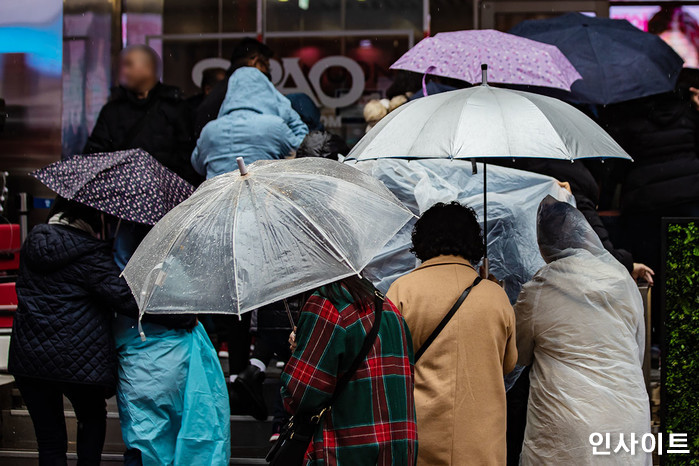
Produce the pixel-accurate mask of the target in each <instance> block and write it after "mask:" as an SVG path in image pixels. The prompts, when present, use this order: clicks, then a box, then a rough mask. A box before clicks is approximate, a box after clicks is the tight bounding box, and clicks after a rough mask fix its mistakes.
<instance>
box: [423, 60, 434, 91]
mask: <svg viewBox="0 0 699 466" xmlns="http://www.w3.org/2000/svg"><path fill="white" fill-rule="evenodd" d="M434 69H436V67H435V66H434V65H430V66H428V67H427V69H426V70H425V73H424V74H423V75H422V96H423V97H427V74H428V73H429V72H430V71H432V70H434Z"/></svg>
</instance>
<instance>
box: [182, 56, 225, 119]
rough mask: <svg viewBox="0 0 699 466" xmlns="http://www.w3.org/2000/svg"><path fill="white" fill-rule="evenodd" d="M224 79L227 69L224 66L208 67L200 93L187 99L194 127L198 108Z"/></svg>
mask: <svg viewBox="0 0 699 466" xmlns="http://www.w3.org/2000/svg"><path fill="white" fill-rule="evenodd" d="M224 79H226V70H225V69H223V68H216V67H214V68H207V69H205V70H204V71H203V72H202V74H201V83H200V85H199V93H198V94H195V95H193V96H192V97H189V98H188V99H186V100H185V102H187V105H189V112H190V117H191V118H192V128H193V127H194V120H195V118H196V113H197V109H198V108H199V106H200V105H201V103H202V102H203V101H204V99H205V98H206V96H208V95H209V94H211V91H212V90H213V88H214V86H216V84H218V83H219V82H221V81H223V80H224Z"/></svg>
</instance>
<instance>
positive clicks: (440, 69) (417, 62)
mask: <svg viewBox="0 0 699 466" xmlns="http://www.w3.org/2000/svg"><path fill="white" fill-rule="evenodd" d="M483 63H487V64H488V65H489V66H490V74H489V79H490V81H491V82H496V83H503V84H518V85H528V86H543V87H554V88H559V89H564V90H570V86H571V84H572V83H573V82H574V81H575V80H578V79H580V74H578V72H577V71H576V70H575V68H574V67H573V65H571V64H570V62H569V61H568V59H567V58H566V57H565V56H564V55H563V54H562V53H561V51H560V50H558V48H557V47H555V46H552V45H548V44H543V43H541V42H536V41H533V40H529V39H525V38H522V37H517V36H513V35H511V34H506V33H504V32H499V31H493V30H476V31H456V32H440V33H439V34H437V35H435V36H434V37H427V38H425V39H423V40H421V41H420V42H419V43H418V44H417V45H416V46H415V47H413V48H412V49H410V50H408V51H407V52H406V53H405V54H403V56H402V57H400V58H399V59H398V61H396V62H395V63H394V64H393V65H391V68H393V69H397V70H407V71H415V72H418V73H429V74H434V75H437V76H444V77H448V78H456V79H461V80H463V81H468V82H470V83H476V82H480V79H481V64H483Z"/></svg>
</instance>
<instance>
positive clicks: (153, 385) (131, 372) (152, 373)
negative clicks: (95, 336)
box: [112, 222, 231, 466]
mask: <svg viewBox="0 0 699 466" xmlns="http://www.w3.org/2000/svg"><path fill="white" fill-rule="evenodd" d="M147 233H148V229H146V228H140V226H138V225H135V224H131V223H128V222H126V223H125V224H124V225H122V228H121V229H120V230H119V234H118V235H117V238H116V240H115V243H116V245H117V251H116V254H115V259H116V261H117V264H119V266H120V267H121V268H123V265H124V264H125V263H126V262H128V260H129V258H130V257H131V255H132V254H133V252H134V250H135V249H136V247H137V246H138V244H139V243H140V241H141V240H142V239H143V237H144V236H145V235H146V234H147ZM137 325H138V322H137V321H136V319H133V318H130V317H126V316H118V317H117V318H116V321H115V322H114V324H113V326H112V329H113V332H114V340H115V343H116V348H117V354H118V361H119V381H118V386H117V403H118V405H119V421H120V423H121V435H122V437H123V439H124V444H125V445H126V449H127V450H139V451H140V452H141V459H142V462H143V465H144V466H150V465H174V466H186V465H199V464H202V465H212V466H219V465H221V466H223V465H228V462H229V460H230V455H231V431H230V406H229V403H228V389H227V388H226V382H225V378H224V375H223V371H222V370H221V364H220V362H219V361H218V356H217V354H216V350H215V349H214V347H213V345H212V344H211V341H210V340H209V337H208V336H207V335H206V332H205V331H204V327H203V326H202V325H201V324H200V323H199V324H197V326H196V327H194V329H192V330H191V331H188V330H177V329H172V330H171V329H168V328H166V327H163V326H161V325H158V324H154V323H149V322H143V331H144V333H145V335H146V340H145V341H141V337H140V335H139V332H138V329H137Z"/></svg>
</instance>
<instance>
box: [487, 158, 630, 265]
mask: <svg viewBox="0 0 699 466" xmlns="http://www.w3.org/2000/svg"><path fill="white" fill-rule="evenodd" d="M495 163H496V164H498V165H503V166H508V167H511V168H517V169H520V170H527V171H530V172H534V173H540V174H542V175H547V176H550V177H552V178H555V179H557V180H558V181H562V182H568V183H570V189H571V191H573V196H574V197H575V203H576V205H577V207H578V210H579V211H580V212H582V213H583V215H585V218H586V219H587V221H588V223H589V224H590V226H591V227H592V229H593V230H595V233H597V236H599V239H600V241H602V245H604V248H605V249H606V250H607V251H609V252H610V253H611V254H612V255H613V256H614V257H615V258H616V259H617V260H618V261H619V262H621V263H622V264H623V265H624V267H626V269H627V270H628V271H632V270H633V257H632V256H631V253H630V252H628V251H626V250H624V249H617V248H615V247H614V245H613V244H612V241H611V240H610V238H609V232H608V231H607V228H606V227H605V226H604V223H602V219H601V218H600V216H599V213H598V212H597V203H598V202H599V188H598V186H597V182H596V181H595V178H594V177H593V176H592V173H590V170H588V169H587V167H586V166H585V165H584V164H583V162H582V161H578V162H574V163H571V162H569V161H567V160H551V159H526V158H521V159H516V160H515V161H514V162H512V161H509V160H504V159H503V160H498V161H495Z"/></svg>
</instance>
